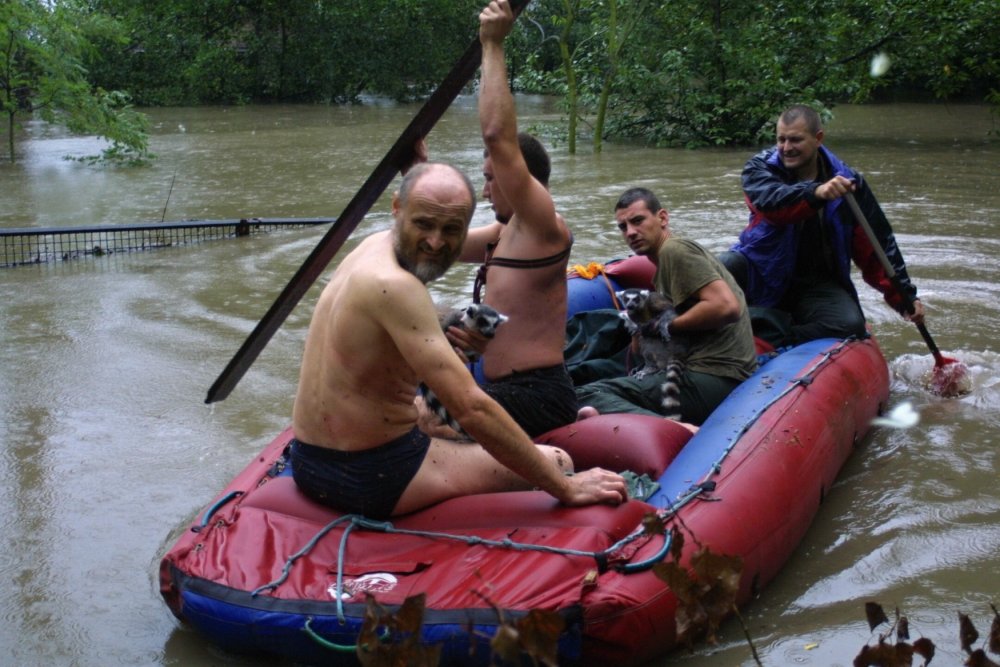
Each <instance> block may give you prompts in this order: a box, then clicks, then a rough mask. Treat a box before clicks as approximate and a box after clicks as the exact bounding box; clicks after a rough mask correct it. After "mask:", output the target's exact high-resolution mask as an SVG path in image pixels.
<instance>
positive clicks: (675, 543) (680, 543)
mask: <svg viewBox="0 0 1000 667" xmlns="http://www.w3.org/2000/svg"><path fill="white" fill-rule="evenodd" d="M682 553H684V533H682V532H681V531H679V530H677V529H674V530H672V531H671V532H670V557H671V558H673V559H674V560H675V561H676V562H680V560H681V554H682Z"/></svg>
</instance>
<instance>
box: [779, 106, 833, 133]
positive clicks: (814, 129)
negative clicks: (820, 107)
mask: <svg viewBox="0 0 1000 667" xmlns="http://www.w3.org/2000/svg"><path fill="white" fill-rule="evenodd" d="M800 118H803V119H805V121H806V129H807V130H809V132H810V133H812V134H813V135H816V134H819V131H820V130H822V129H823V121H822V120H821V119H820V117H819V114H818V113H817V112H816V110H815V109H813V108H812V107H811V106H808V105H805V104H793V105H792V106H790V107H788V108H787V109H785V110H784V111H782V112H781V115H780V116H778V120H779V121H780V122H782V123H784V124H785V125H791V124H792V123H794V122H795V121H797V120H799V119H800Z"/></svg>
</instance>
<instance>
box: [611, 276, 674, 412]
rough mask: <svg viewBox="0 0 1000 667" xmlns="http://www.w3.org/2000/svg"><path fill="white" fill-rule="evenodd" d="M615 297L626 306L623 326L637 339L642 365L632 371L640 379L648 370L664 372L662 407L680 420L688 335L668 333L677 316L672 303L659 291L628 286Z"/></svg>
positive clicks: (623, 312) (622, 316)
mask: <svg viewBox="0 0 1000 667" xmlns="http://www.w3.org/2000/svg"><path fill="white" fill-rule="evenodd" d="M615 296H616V297H618V301H619V302H620V303H621V304H622V307H623V308H624V309H625V310H623V311H622V312H621V318H622V319H623V320H625V326H626V327H627V328H628V331H629V333H630V334H632V337H633V338H636V339H638V341H639V355H640V357H641V358H642V363H643V365H642V366H641V367H639V368H638V369H636V370H635V371H633V373H632V374H633V375H635V376H636V377H639V378H641V377H642V376H643V375H645V374H647V373H655V372H657V371H665V374H664V378H665V381H664V383H663V385H662V387H661V391H662V393H663V409H664V410H666V411H667V414H666V416H667V417H668V418H670V419H680V410H679V408H680V405H681V403H680V384H679V383H680V377H681V374H682V373H683V372H684V361H685V359H686V357H687V355H688V352H689V351H690V349H689V341H688V339H687V336H674V335H671V334H670V331H669V330H668V328H667V327H668V325H669V324H670V322H672V321H673V319H674V318H675V317H677V311H676V310H674V304H673V303H672V302H671V301H670V299H668V298H667V297H665V296H663V295H662V294H660V293H659V292H653V291H651V290H648V289H636V288H630V289H626V290H622V291H620V292H615Z"/></svg>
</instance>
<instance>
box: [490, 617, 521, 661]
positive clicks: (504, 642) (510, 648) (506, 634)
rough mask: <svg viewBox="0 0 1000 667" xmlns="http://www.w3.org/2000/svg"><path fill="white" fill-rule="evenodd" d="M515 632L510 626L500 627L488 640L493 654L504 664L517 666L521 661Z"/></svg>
mask: <svg viewBox="0 0 1000 667" xmlns="http://www.w3.org/2000/svg"><path fill="white" fill-rule="evenodd" d="M518 639H519V638H518V633H517V630H516V629H515V628H514V627H513V626H510V625H501V626H500V627H499V628H497V633H496V634H495V635H493V639H491V640H490V647H491V648H492V649H493V654H494V655H497V656H499V657H500V660H501V661H502V662H505V663H510V664H517V663H518V662H519V661H520V659H521V647H520V645H519V644H520V642H519V641H518Z"/></svg>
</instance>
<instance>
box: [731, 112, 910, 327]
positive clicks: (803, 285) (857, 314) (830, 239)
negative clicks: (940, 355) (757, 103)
mask: <svg viewBox="0 0 1000 667" xmlns="http://www.w3.org/2000/svg"><path fill="white" fill-rule="evenodd" d="M743 191H744V194H745V196H746V201H747V205H748V206H749V207H750V224H749V225H748V226H747V227H746V229H744V230H743V232H742V233H741V234H740V238H739V241H738V242H737V243H736V245H734V246H733V247H732V249H731V250H730V251H729V252H727V253H723V255H722V256H721V257H720V259H721V260H722V261H723V263H724V264H725V265H726V268H727V269H729V271H730V273H732V274H733V276H734V277H735V278H736V280H737V282H738V283H739V284H740V286H741V287H742V288H743V291H744V293H745V294H746V298H747V303H748V304H749V305H751V306H756V307H758V309H759V308H760V307H765V308H770V309H773V310H771V311H769V312H770V314H771V315H772V317H770V318H769V320H770V321H771V323H772V324H773V325H775V326H776V327H777V328H778V330H779V333H776V334H775V335H773V336H768V338H770V342H771V343H774V344H776V345H779V346H780V345H788V344H797V343H802V342H805V341H808V340H815V339H817V338H827V337H834V338H846V337H848V336H864V335H865V333H866V330H865V317H864V313H863V312H862V311H861V304H860V302H859V301H858V293H857V290H856V289H855V288H854V283H853V282H852V281H851V260H852V259H853V260H854V262H855V263H856V264H857V265H858V267H859V268H860V269H861V274H862V276H863V278H864V280H865V282H867V283H868V284H869V285H871V286H872V287H874V288H875V289H877V290H879V291H880V292H881V293H882V294H883V296H884V297H885V300H886V302H887V303H888V304H889V305H890V306H892V307H893V308H894V309H895V310H896V311H897V312H899V313H900V314H901V315H902V316H903V317H904V318H906V319H907V320H910V321H912V322H915V323H918V324H919V323H922V322H923V319H924V308H923V304H921V303H920V301H919V300H917V299H916V293H917V289H916V287H914V286H913V284H912V283H911V282H910V278H909V276H908V275H907V272H906V264H905V262H904V261H903V256H902V254H901V253H900V251H899V247H898V246H897V245H896V238H895V236H894V235H893V233H892V228H891V227H890V226H889V221H888V220H886V217H885V214H884V213H883V212H882V208H881V207H880V206H879V204H878V201H877V200H876V199H875V195H874V194H872V191H871V189H870V188H869V187H868V184H867V183H866V182H865V180H864V178H862V176H861V174H859V173H858V172H857V171H855V170H854V169H851V168H850V167H848V166H847V165H846V164H844V163H843V162H842V161H841V160H840V159H839V158H838V157H837V156H836V155H834V154H833V153H832V152H831V151H830V150H828V149H827V148H826V147H825V146H823V127H822V124H821V121H820V117H819V114H818V113H816V111H815V110H814V109H812V108H810V107H808V106H804V105H795V106H792V107H789V108H788V109H786V110H785V111H784V112H783V113H782V114H781V116H780V117H779V118H778V124H777V145H776V146H775V147H773V148H769V149H767V150H764V151H762V152H760V153H758V154H757V155H754V156H753V157H752V158H750V160H749V161H747V163H746V166H744V168H743ZM847 192H854V193H855V197H856V198H857V201H858V205H859V207H860V208H861V211H862V212H863V213H864V215H865V217H866V218H867V220H868V222H869V224H870V225H871V227H872V229H873V230H874V232H875V236H876V238H877V239H878V240H879V243H880V244H881V246H882V249H883V250H884V251H885V254H886V256H887V257H888V258H889V261H890V262H891V264H892V266H893V268H894V270H895V272H896V276H897V278H898V279H899V282H900V286H901V287H902V289H904V290H906V291H907V292H908V295H909V296H910V298H911V299H912V300H913V312H907V306H906V303H907V301H908V300H907V299H905V298H904V295H903V294H900V293H899V291H898V290H897V288H896V286H895V285H894V284H893V282H892V281H891V280H890V279H889V277H888V275H886V273H885V270H884V268H883V267H882V264H881V263H880V262H879V259H878V255H877V254H876V252H875V250H874V248H872V245H871V243H870V242H869V240H868V237H867V235H866V234H865V232H864V229H863V228H862V227H861V225H859V224H858V223H857V222H856V221H855V220H854V217H853V216H852V214H851V212H850V209H849V208H848V206H847V204H846V202H844V200H843V195H844V194H845V193H847ZM755 310H757V309H755Z"/></svg>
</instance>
